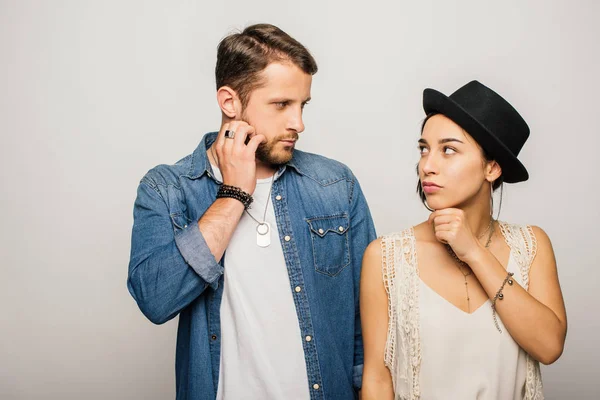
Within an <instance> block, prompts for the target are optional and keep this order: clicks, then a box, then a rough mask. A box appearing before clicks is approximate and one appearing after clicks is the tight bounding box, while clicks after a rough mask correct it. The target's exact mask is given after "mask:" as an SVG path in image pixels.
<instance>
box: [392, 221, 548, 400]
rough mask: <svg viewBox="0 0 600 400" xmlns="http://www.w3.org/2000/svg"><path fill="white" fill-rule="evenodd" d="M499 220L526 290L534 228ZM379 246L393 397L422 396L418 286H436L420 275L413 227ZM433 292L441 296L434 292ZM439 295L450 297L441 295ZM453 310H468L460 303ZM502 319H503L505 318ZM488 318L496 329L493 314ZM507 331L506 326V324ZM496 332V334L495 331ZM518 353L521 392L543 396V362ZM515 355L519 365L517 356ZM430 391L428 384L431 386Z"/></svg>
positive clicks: (531, 398) (529, 399)
mask: <svg viewBox="0 0 600 400" xmlns="http://www.w3.org/2000/svg"><path fill="white" fill-rule="evenodd" d="M499 225H500V230H501V232H502V234H503V236H504V239H505V241H506V243H507V244H508V246H509V247H510V257H509V264H510V263H511V262H513V261H512V260H513V259H514V262H516V268H518V270H519V273H520V274H519V275H520V277H519V278H520V279H517V281H518V282H519V283H520V284H521V286H523V288H525V290H527V289H528V286H529V268H530V266H531V263H532V262H533V259H534V258H535V254H536V250H537V242H536V239H535V236H534V234H533V231H532V229H531V227H530V226H520V225H513V224H507V223H505V222H499ZM381 246H382V272H383V281H384V285H385V289H386V292H387V295H388V314H389V324H388V333H387V342H386V346H385V353H384V361H385V365H386V366H387V368H388V369H389V370H390V373H391V376H392V381H393V386H394V393H395V400H417V399H421V396H422V395H423V393H422V390H421V377H422V376H421V366H422V365H421V364H422V352H423V351H422V335H421V326H422V325H423V323H424V321H421V310H420V305H421V304H422V302H421V297H420V291H421V290H432V289H430V288H428V287H423V286H424V283H422V281H421V279H420V278H419V270H418V263H417V256H416V245H415V237H414V231H413V229H412V228H409V229H406V230H404V231H402V232H400V233H393V234H390V235H386V236H383V237H382V238H381ZM515 275H516V274H515ZM434 294H435V295H437V296H439V295H438V294H437V293H435V292H434ZM439 298H440V299H441V300H443V301H446V300H445V299H443V298H442V297H441V296H439ZM452 307H454V306H452ZM481 307H484V308H485V307H488V308H489V303H484V304H483V305H482V306H481ZM428 311H429V310H428ZM455 311H458V312H461V313H464V312H463V311H462V310H459V309H456V310H455ZM480 311H482V310H480V309H478V310H476V311H475V312H474V313H473V314H471V315H466V316H467V317H473V316H474V314H476V313H478V312H480ZM465 314H466V313H465ZM499 322H500V323H501V321H499ZM489 324H490V325H491V326H492V327H493V328H494V329H495V327H494V323H493V321H492V320H491V316H490V320H489ZM503 331H504V332H506V330H505V329H503ZM496 334H498V332H497V331H496ZM426 338H427V337H426ZM511 340H512V338H511ZM515 354H516V353H515ZM518 354H519V358H521V357H522V358H523V359H524V363H523V365H524V370H525V371H526V376H525V377H524V379H522V380H524V390H523V396H522V398H523V399H526V400H539V399H543V398H544V397H543V394H542V378H541V373H540V367H539V363H538V362H537V361H535V360H533V359H532V358H531V356H529V355H528V354H527V353H526V352H524V351H523V350H522V349H521V351H520V352H519V353H518ZM514 361H515V363H516V364H517V365H518V361H517V360H514ZM517 368H518V367H517ZM517 380H518V379H517ZM426 392H429V390H428V389H427V390H426ZM426 394H427V393H426Z"/></svg>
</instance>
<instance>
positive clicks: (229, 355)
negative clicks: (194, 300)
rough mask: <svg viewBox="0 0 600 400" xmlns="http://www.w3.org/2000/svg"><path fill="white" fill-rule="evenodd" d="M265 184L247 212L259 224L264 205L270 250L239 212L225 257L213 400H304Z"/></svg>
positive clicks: (288, 291) (289, 297) (293, 319)
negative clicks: (216, 378) (216, 383)
mask: <svg viewBox="0 0 600 400" xmlns="http://www.w3.org/2000/svg"><path fill="white" fill-rule="evenodd" d="M212 168H213V171H214V173H215V177H216V178H217V179H218V180H220V181H221V180H222V178H221V173H220V171H219V170H218V168H216V167H215V166H214V165H213V166H212ZM271 182H272V178H267V179H259V180H257V184H256V190H255V192H254V194H253V197H254V202H253V203H252V208H251V209H250V210H249V212H250V213H251V214H252V215H253V216H254V218H256V219H257V220H259V221H262V220H263V216H264V213H265V205H266V204H267V199H268V208H267V213H266V221H267V222H268V223H269V224H270V225H271V232H270V234H271V245H270V246H268V247H259V246H258V245H257V244H256V235H257V232H256V227H257V225H258V224H257V223H256V222H255V221H254V220H253V219H252V218H250V216H248V215H247V214H246V212H244V214H243V215H242V218H241V220H240V222H239V224H238V226H237V228H236V230H235V232H234V233H233V236H232V238H231V241H230V242H229V245H228V246H227V250H226V252H225V268H224V274H225V284H224V287H223V299H222V301H221V362H220V371H219V385H218V390H217V400H242V399H261V400H269V399H277V400H279V399H291V400H294V399H298V400H300V399H302V400H306V399H309V398H310V393H309V385H308V377H307V372H306V362H305V358H304V350H303V348H302V336H301V333H300V325H299V323H298V315H297V314H296V307H295V305H294V299H293V294H292V288H291V286H290V279H289V276H288V272H287V266H286V264H285V259H284V256H283V249H282V247H281V242H280V240H279V232H278V229H277V222H276V220H275V211H274V208H273V204H272V201H271V199H269V191H270V188H271Z"/></svg>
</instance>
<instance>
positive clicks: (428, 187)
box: [422, 182, 442, 194]
mask: <svg viewBox="0 0 600 400" xmlns="http://www.w3.org/2000/svg"><path fill="white" fill-rule="evenodd" d="M422 186H423V191H424V192H425V193H427V194H431V193H436V192H439V191H440V190H441V189H442V187H441V186H438V185H436V184H435V183H433V182H423V183H422Z"/></svg>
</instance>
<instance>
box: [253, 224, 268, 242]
mask: <svg viewBox="0 0 600 400" xmlns="http://www.w3.org/2000/svg"><path fill="white" fill-rule="evenodd" d="M256 244H257V245H258V246H260V247H268V246H269V245H270V244H271V225H269V223H268V222H263V223H262V224H258V226H257V227H256Z"/></svg>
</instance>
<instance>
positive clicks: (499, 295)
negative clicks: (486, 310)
mask: <svg viewBox="0 0 600 400" xmlns="http://www.w3.org/2000/svg"><path fill="white" fill-rule="evenodd" d="M513 275H514V273H512V272H509V273H508V275H506V278H504V282H502V285H501V286H500V289H498V291H497V292H496V295H495V296H494V299H493V300H492V315H493V317H494V324H495V325H496V329H498V332H500V333H502V329H500V324H498V317H497V316H496V301H497V300H503V299H504V294H502V290H503V289H504V285H506V284H507V283H508V284H509V286H512V284H513V283H514V281H513V280H512V276H513Z"/></svg>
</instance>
